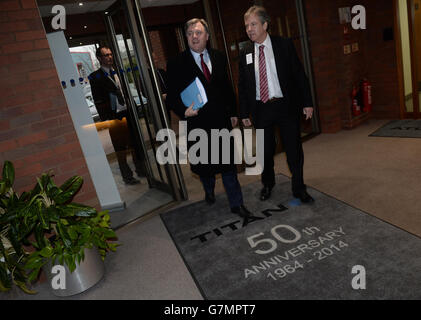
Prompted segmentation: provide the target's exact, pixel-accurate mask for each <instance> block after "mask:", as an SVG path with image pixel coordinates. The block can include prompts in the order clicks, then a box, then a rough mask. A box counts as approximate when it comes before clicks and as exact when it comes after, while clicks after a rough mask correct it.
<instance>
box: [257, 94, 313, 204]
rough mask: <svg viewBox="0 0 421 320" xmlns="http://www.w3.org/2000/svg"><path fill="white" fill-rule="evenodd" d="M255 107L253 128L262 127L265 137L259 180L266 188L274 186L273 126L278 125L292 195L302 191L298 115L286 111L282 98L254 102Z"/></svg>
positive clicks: (302, 163)
mask: <svg viewBox="0 0 421 320" xmlns="http://www.w3.org/2000/svg"><path fill="white" fill-rule="evenodd" d="M257 108H258V110H259V112H258V115H257V119H256V124H255V125H256V128H257V129H264V137H265V145H264V148H265V151H264V154H265V161H264V168H263V173H262V183H263V185H264V186H268V187H269V188H272V187H273V186H274V185H275V170H274V160H273V157H274V155H275V150H276V140H275V127H279V128H280V134H281V140H282V145H283V147H284V151H285V153H286V157H287V163H288V167H289V170H290V171H291V174H292V179H291V180H292V181H291V182H292V193H293V195H294V196H295V195H298V194H300V193H301V192H302V191H305V190H306V186H305V184H304V178H303V166H304V152H303V147H302V144H301V130H300V120H299V117H297V116H296V115H291V114H289V113H288V109H287V106H286V105H285V103H283V102H282V100H279V101H276V102H272V103H266V104H263V103H261V102H258V105H257Z"/></svg>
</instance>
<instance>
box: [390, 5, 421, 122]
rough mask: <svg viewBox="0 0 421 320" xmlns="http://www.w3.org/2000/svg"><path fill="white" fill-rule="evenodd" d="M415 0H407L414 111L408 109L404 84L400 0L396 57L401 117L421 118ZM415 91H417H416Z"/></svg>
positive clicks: (397, 15) (397, 12) (397, 7)
mask: <svg viewBox="0 0 421 320" xmlns="http://www.w3.org/2000/svg"><path fill="white" fill-rule="evenodd" d="M413 4H414V2H413V0H406V5H407V14H408V33H409V46H410V59H411V85H412V101H413V107H414V111H413V112H407V111H406V104H405V85H404V81H405V80H404V76H405V75H404V67H403V55H402V37H401V32H402V30H401V21H400V10H399V0H394V8H395V26H394V29H395V34H396V57H397V59H396V60H397V69H398V70H397V71H398V87H399V114H400V118H401V119H420V118H421V110H420V109H421V108H420V99H419V92H418V80H420V81H421V79H418V77H417V59H416V54H417V53H416V47H415V32H414V22H415V15H414V11H413V10H412V8H413ZM420 36H421V35H420ZM414 92H415V93H414Z"/></svg>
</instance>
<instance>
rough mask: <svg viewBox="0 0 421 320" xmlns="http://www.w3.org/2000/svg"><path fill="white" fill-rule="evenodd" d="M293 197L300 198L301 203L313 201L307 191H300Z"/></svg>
mask: <svg viewBox="0 0 421 320" xmlns="http://www.w3.org/2000/svg"><path fill="white" fill-rule="evenodd" d="M294 197H295V198H298V199H300V200H301V202H302V203H312V202H314V199H313V197H312V196H310V195H309V194H308V193H307V191H302V192H301V193H300V194H297V195H294Z"/></svg>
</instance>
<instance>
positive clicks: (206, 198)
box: [205, 193, 216, 205]
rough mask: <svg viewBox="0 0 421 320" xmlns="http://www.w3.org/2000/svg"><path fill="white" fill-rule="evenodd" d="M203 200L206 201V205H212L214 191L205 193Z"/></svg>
mask: <svg viewBox="0 0 421 320" xmlns="http://www.w3.org/2000/svg"><path fill="white" fill-rule="evenodd" d="M205 200H206V202H207V203H208V205H212V204H214V203H215V201H216V199H215V194H214V193H206V196H205Z"/></svg>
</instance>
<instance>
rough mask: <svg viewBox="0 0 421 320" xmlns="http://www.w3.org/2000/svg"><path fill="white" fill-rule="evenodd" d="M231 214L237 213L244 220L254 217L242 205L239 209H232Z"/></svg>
mask: <svg viewBox="0 0 421 320" xmlns="http://www.w3.org/2000/svg"><path fill="white" fill-rule="evenodd" d="M231 212H232V213H236V214H238V215H239V216H240V217H243V218H245V217H250V216H251V215H252V214H251V212H250V211H248V209H247V208H246V207H245V206H244V205H241V206H239V207H233V208H231Z"/></svg>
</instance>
